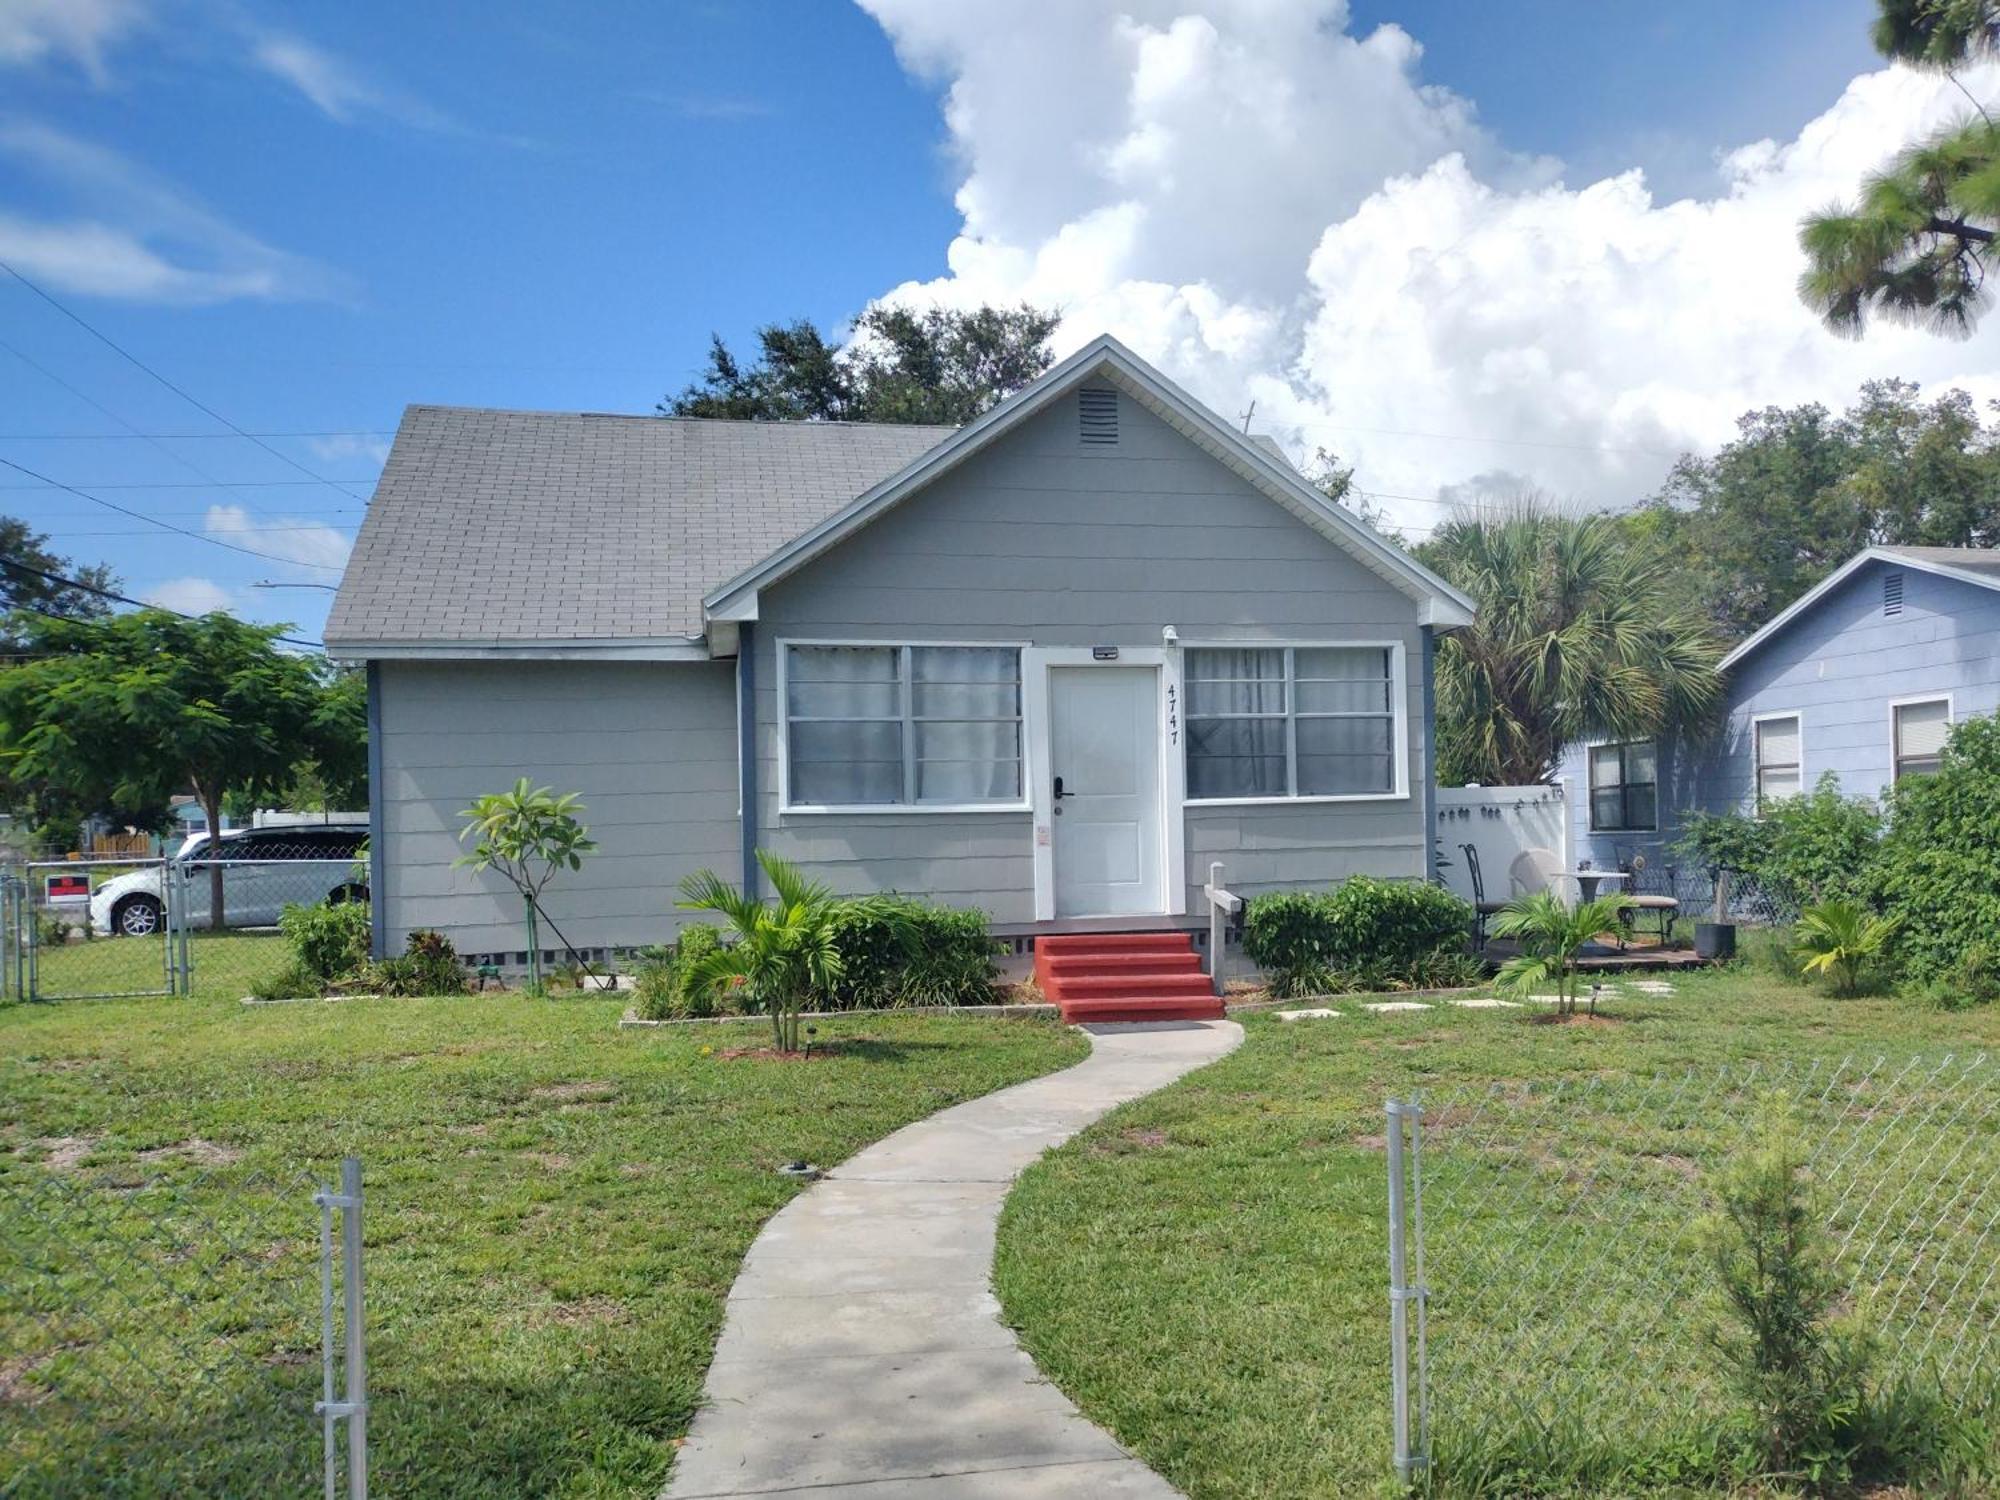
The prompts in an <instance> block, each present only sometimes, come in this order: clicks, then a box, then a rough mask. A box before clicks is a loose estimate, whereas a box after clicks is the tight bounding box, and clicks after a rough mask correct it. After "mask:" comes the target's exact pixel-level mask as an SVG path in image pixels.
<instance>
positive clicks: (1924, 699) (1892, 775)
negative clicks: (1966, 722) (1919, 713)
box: [1888, 693, 1958, 786]
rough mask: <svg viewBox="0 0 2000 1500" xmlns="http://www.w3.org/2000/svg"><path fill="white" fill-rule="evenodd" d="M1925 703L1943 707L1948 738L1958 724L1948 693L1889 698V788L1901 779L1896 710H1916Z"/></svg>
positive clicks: (1901, 756)
mask: <svg viewBox="0 0 2000 1500" xmlns="http://www.w3.org/2000/svg"><path fill="white" fill-rule="evenodd" d="M1925 703H1942V704H1943V705H1944V725H1945V731H1946V734H1947V737H1949V734H1950V731H1951V729H1952V728H1953V727H1954V726H1955V725H1956V724H1957V723H1958V704H1957V703H1955V702H1954V701H1953V699H1952V695H1951V694H1950V693H1912V694H1911V695H1910V696H1909V697H1907V698H1891V699H1890V700H1889V783H1888V784H1889V785H1890V786H1894V785H1895V784H1896V783H1897V782H1899V781H1901V780H1902V779H1903V775H1902V772H1901V771H1900V770H1899V769H1898V765H1899V763H1900V762H1901V761H1902V759H1903V755H1902V749H1901V746H1899V745H1898V744H1897V738H1898V737H1897V734H1896V710H1897V709H1899V708H1916V707H1918V706H1920V705H1922V704H1925ZM1919 774H1925V775H1927V774H1929V773H1928V772H1924V773H1919Z"/></svg>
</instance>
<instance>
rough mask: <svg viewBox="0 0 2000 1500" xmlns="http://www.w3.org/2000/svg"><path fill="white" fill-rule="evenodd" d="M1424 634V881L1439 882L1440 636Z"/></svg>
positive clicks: (1427, 631)
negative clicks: (1438, 722)
mask: <svg viewBox="0 0 2000 1500" xmlns="http://www.w3.org/2000/svg"><path fill="white" fill-rule="evenodd" d="M1420 628H1421V630H1422V633H1423V650H1422V652H1421V653H1420V657H1421V660H1422V663H1423V667H1422V675H1423V683H1424V879H1426V880H1429V881H1435V880H1436V879H1437V878H1438V788H1437V634H1436V631H1435V629H1434V628H1433V627H1432V626H1429V625H1425V626H1422V627H1420Z"/></svg>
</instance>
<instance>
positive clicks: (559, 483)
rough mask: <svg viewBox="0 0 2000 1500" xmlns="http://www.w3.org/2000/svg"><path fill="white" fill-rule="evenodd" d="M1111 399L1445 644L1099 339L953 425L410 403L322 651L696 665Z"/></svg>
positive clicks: (1423, 607)
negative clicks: (1071, 402) (855, 548)
mask: <svg viewBox="0 0 2000 1500" xmlns="http://www.w3.org/2000/svg"><path fill="white" fill-rule="evenodd" d="M1092 379H1102V380H1105V381H1108V382H1110V383H1112V384H1114V385H1116V386H1118V387H1119V388H1120V389H1121V390H1123V391H1125V392H1126V393H1128V394H1130V395H1131V396H1132V397H1133V398H1134V399H1135V400H1137V401H1139V402H1140V403H1141V404H1142V405H1143V406H1145V407H1146V409H1148V410H1149V411H1151V412H1153V413H1154V415H1156V416H1158V417H1160V418H1161V419H1162V420H1164V421H1166V422H1167V423H1168V424H1169V425H1170V426H1172V427H1174V428H1175V429H1176V430H1178V431H1179V432H1181V433H1182V434H1183V435H1184V436H1186V437H1187V438H1188V439H1189V440H1190V441H1192V442H1194V443H1195V444H1196V445H1197V446H1198V447H1200V448H1202V449H1203V450H1204V451H1206V452H1208V453H1209V454H1210V455H1211V456H1213V457H1215V458H1216V459H1217V460H1219V461H1220V462H1221V463H1223V464H1224V465H1225V466H1227V467H1228V468H1230V469H1231V470H1233V471H1234V472H1235V473H1237V474H1238V475H1240V476H1241V477H1242V478H1244V479H1245V480H1247V481H1248V482H1249V483H1250V484H1252V485H1253V486H1254V487H1255V488H1257V489H1258V490H1259V491H1261V492H1262V493H1264V494H1265V495H1267V496H1269V497H1270V498H1271V499H1272V500H1273V501H1275V502H1276V503H1277V504H1279V505H1281V506H1282V507H1284V508H1285V509H1286V510H1288V511H1290V512H1291V513H1292V514H1293V515H1294V516H1296V517H1297V518H1298V519H1299V520H1300V521H1301V522H1303V523H1304V524H1306V525H1307V526H1309V527H1311V528H1312V529H1313V530H1315V531H1317V532H1319V533H1320V534H1321V535H1323V536H1325V537H1327V538H1328V539H1329V540H1331V541H1333V542H1334V543H1335V544H1336V545H1338V546H1340V547H1342V548H1343V549H1345V550H1346V551H1347V552H1349V553H1350V554H1351V555H1353V556H1354V557H1355V558H1357V559H1358V560H1359V561H1360V562H1362V563H1363V564H1364V565H1365V566H1367V567H1368V568H1370V569H1371V570H1373V571H1374V572H1375V573H1377V574H1378V575H1380V576H1381V577H1382V578H1384V579H1385V580H1387V581H1388V582H1389V583H1390V584H1391V585H1392V586H1393V587H1395V588H1396V589H1398V590H1399V591H1400V592H1402V593H1403V594H1405V595H1406V596H1408V597H1410V598H1411V599H1413V600H1415V601H1416V602H1417V604H1418V614H1419V618H1420V619H1421V620H1423V621H1425V622H1427V623H1430V624H1434V625H1438V626H1441V627H1444V628H1447V629H1449V628H1454V627H1456V626H1460V625H1465V624H1468V623H1470V622H1471V619H1472V603H1471V601H1470V600H1469V599H1467V598H1466V597H1465V596H1464V595H1463V594H1461V593H1459V592H1458V591H1457V590H1456V589H1453V588H1452V587H1451V586H1450V585H1449V584H1447V583H1445V582H1444V581H1443V580H1442V579H1440V578H1438V577H1437V576H1436V575H1435V574H1432V573H1431V572H1429V571H1428V570H1427V569H1425V568H1424V567H1422V566H1421V565H1420V564H1418V563H1417V561H1416V560H1415V559H1414V558H1412V557H1410V555H1409V554H1408V553H1406V552H1404V551H1403V550H1402V549H1401V548H1400V547H1398V546H1396V545H1395V544H1394V543H1393V542H1391V541H1389V540H1388V539H1387V538H1385V537H1383V536H1382V535H1381V534H1380V533H1378V532H1376V531H1375V530H1374V529H1373V528H1372V527H1370V526H1369V525H1367V524H1366V523H1365V522H1364V521H1362V520H1361V519H1360V518H1359V517H1358V516H1355V515H1354V514H1353V513H1352V512H1350V511H1348V510H1346V509H1344V508H1342V507H1340V506H1336V505H1334V504H1332V503H1331V502H1329V501H1328V500H1327V499H1326V497H1325V496H1324V495H1322V494H1320V492H1319V491H1318V490H1316V489H1314V488H1313V486H1312V485H1311V484H1310V483H1309V482H1307V480H1306V479H1305V478H1304V476H1302V475H1301V474H1300V473H1299V472H1298V471H1297V470H1296V469H1294V468H1293V467H1292V466H1291V464H1290V463H1288V462H1286V460H1285V458H1284V453H1283V450H1282V449H1280V448H1278V447H1277V445H1276V444H1275V443H1272V442H1271V441H1270V440H1269V439H1267V438H1250V437H1245V436H1244V435H1242V434H1240V433H1238V432H1237V431H1235V429H1234V428H1232V427H1230V426H1229V425H1228V424H1227V423H1225V422H1223V421H1222V420H1221V419H1220V418H1218V417H1217V416H1216V415H1215V414H1214V413H1213V412H1211V411H1209V410H1208V408H1206V407H1204V406H1202V405H1201V404H1200V403H1199V402H1197V401H1195V400H1194V399H1193V398H1192V397H1190V396H1188V395H1187V394H1186V393H1185V392H1184V391H1182V390H1180V389H1179V387H1177V386H1175V385H1174V384H1173V383H1172V382H1171V381H1169V380H1167V378H1166V377H1165V376H1163V375H1161V374H1160V373H1159V371H1157V370H1155V369H1153V368H1152V367H1151V366H1150V365H1148V364H1146V363H1145V362H1144V361H1143V360H1141V359H1139V358H1138V356H1136V355H1134V354H1133V353H1132V352H1131V351H1130V350H1128V349H1126V348H1125V347H1124V346H1123V345H1122V344H1120V343H1118V342H1117V340H1115V339H1112V338H1109V337H1103V338H1098V339H1095V340H1093V341H1092V342H1091V343H1089V344H1086V345H1085V346H1084V347H1083V348H1082V349H1080V350H1078V351H1077V352H1076V353H1075V354H1072V355H1071V356H1069V358H1067V359H1065V360H1063V361H1061V362H1060V363H1059V364H1057V365H1056V366H1055V367H1054V368H1052V369H1051V370H1049V371H1048V372H1047V373H1046V374H1044V375H1043V376H1042V377H1041V378H1040V379H1038V380H1036V381H1035V382H1034V383H1032V384H1031V385H1029V386H1027V387H1025V388H1024V389H1022V390H1021V391H1019V392H1017V393H1015V395H1013V396H1012V397H1010V398H1009V399H1008V400H1006V401H1003V402H1001V403H1000V404H999V405H998V406H996V407H994V408H993V409H992V410H991V411H988V412H986V413H985V414H984V415H982V416H980V417H979V418H977V419H976V420H974V421H972V422H970V423H968V424H967V425H966V426H964V427H962V428H951V427H915V426H901V425H894V424H888V423H841V422H736V421H717V420H709V419H699V418H675V417H651V416H645V417H640V416H604V415H599V414H596V413H590V412H516V411H491V410H485V409H481V408H474V407H452V406H412V407H410V408H409V409H408V410H407V411H406V412H405V413H404V415H403V422H402V425H401V427H400V428H399V429H398V431H397V434H396V441H395V445H394V447H393V448H392V449H391V450H390V454H389V460H388V462H387V464H386V465H385V466H384V467H383V471H382V478H381V481H380V483H379V484H378V485H377V486H376V490H375V498H374V500H373V502H372V503H371V504H370V506H369V510H368V515H367V517H366V519H365V520H364V521H363V523H362V527H361V532H360V535H359V536H358V537H357V538H356V540H355V546H354V552H353V555H352V556H351V557H350V558H349V560H348V565H347V571H346V574H345V575H344V576H343V577H342V579H341V584H340V589H339V592H338V594H337V595H336V597H335V599H334V604H333V610H332V613H331V615H330V616H329V618H328V620H327V626H326V631H325V640H326V643H327V647H328V649H329V651H331V652H332V653H334V654H335V655H338V656H345V657H350V658H360V657H374V658H391V657H398V656H535V657H544V658H548V657H554V658H563V657H584V656H592V657H619V656H623V657H628V658H647V659H677V658H689V659H694V658H706V657H707V656H708V654H709V649H708V643H707V639H706V637H707V634H708V632H709V630H710V628H711V627H715V626H721V627H723V629H722V630H718V631H717V634H724V633H726V631H727V629H728V628H729V627H730V624H731V622H735V621H741V620H754V619H755V618H756V617H757V595H758V590H759V589H761V588H763V587H766V586H768V585H769V584H772V583H775V582H776V581H778V580H779V579H781V578H783V577H785V576H787V575H788V574H790V573H792V572H794V571H796V570H797V569H798V568H800V567H803V566H804V565H805V564H806V563H807V562H809V561H811V560H812V559H813V558H815V557H817V556H819V555H820V554H822V553H824V552H825V551H827V550H829V549H830V548H832V547H835V546H838V545H839V544H840V543H841V542H843V541H845V540H846V539H847V538H848V537H850V536H852V535H853V534H854V533H855V532H857V531H859V530H860V529H861V528H863V527H865V526H866V525H867V524H868V523H869V522H870V521H872V520H874V519H875V518H876V517H877V516H879V515H881V514H883V513H885V512H886V511H887V510H889V509H891V508H892V507H894V506H895V505H897V504H899V503H901V502H902V501H903V500H904V499H906V498H908V497H909V496H910V495H913V494H915V493H916V492H917V491H918V490H920V489H921V488H923V486H924V485H926V484H928V483H930V482H931V481H932V480H934V479H936V478H937V477H938V476H939V475H941V474H943V473H946V472H948V471H949V470H951V469H953V468H955V467H956V466H957V465H958V464H960V463H963V462H964V461H965V460H966V459H968V458H970V457H971V456H972V455H973V454H975V453H977V452H979V451H980V450H981V449H982V448H984V447H985V446H986V445H987V444H989V443H991V442H992V441H993V440H994V439H995V438H997V437H999V436H1000V435H1001V434H1002V433H1005V432H1007V431H1009V430H1011V429H1012V428H1014V427H1015V426H1016V425H1017V424H1019V423H1020V422H1022V421H1025V420H1027V419H1028V418H1029V417H1031V416H1033V415H1034V414H1035V413H1036V412H1038V411H1041V410H1044V409H1045V408H1046V407H1047V406H1048V405H1049V404H1050V403H1051V402H1053V401H1056V400H1058V399H1060V398H1061V397H1063V396H1064V395H1066V394H1067V393H1068V392H1070V391H1071V390H1073V389H1074V388H1075V387H1077V386H1078V385H1081V384H1082V383H1084V382H1085V381H1087V380H1092Z"/></svg>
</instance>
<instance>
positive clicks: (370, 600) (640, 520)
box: [325, 406, 957, 657]
mask: <svg viewBox="0 0 2000 1500" xmlns="http://www.w3.org/2000/svg"><path fill="white" fill-rule="evenodd" d="M956 430H957V429H955V428H951V427H916V426H893V425H890V424H887V423H855V422H731V421H713V420H707V419H701V418H685V417H641V416H602V415H598V414H596V413H591V412H525V411H489V410H483V409H479V408H472V407H458V406H412V407H410V408H409V409H408V410H407V411H405V412H404V414H403V421H402V425H401V427H400V428H398V430H397V433H396V442H395V446H394V447H393V448H391V449H390V452H389V460H388V463H387V464H386V465H384V467H383V470H382V478H381V482H380V483H379V484H377V486H376V488H375V498H374V501H373V502H372V503H371V504H370V505H369V507H368V515H367V518H366V519H365V520H364V521H363V522H362V526H361V533H360V535H359V536H358V537H357V538H356V539H355V543H354V552H353V555H352V556H351V557H350V558H349V560H348V564H347V572H346V575H345V576H344V577H343V578H342V579H341V583H340V591H339V593H338V594H337V595H336V596H335V599H334V602H333V612H332V614H331V615H330V616H329V618H328V620H327V625H326V634H325V639H326V642H327V645H328V647H329V648H330V649H333V650H335V651H336V652H337V653H339V654H343V655H349V656H395V655H400V654H412V655H414V654H419V653H420V652H422V650H423V648H424V647H427V646H428V647H435V646H437V645H439V644H441V643H458V644H463V645H467V646H482V647H490V648H502V647H514V648H518V649H520V650H522V651H523V652H528V651H532V652H533V653H534V654H537V655H545V654H548V653H549V652H550V650H552V649H559V648H569V649H571V650H572V651H574V652H575V653H576V654H582V653H583V651H585V650H586V649H588V650H590V651H591V654H603V653H604V652H605V651H608V650H622V651H624V653H625V654H628V655H640V654H651V655H688V656H700V657H706V656H707V655H708V651H707V648H706V646H704V645H702V644H701V638H702V612H701V596H702V593H703V591H704V590H707V589H709V588H712V587H714V585H715V582H716V580H717V579H719V578H727V577H729V576H730V575H731V574H733V573H736V572H738V571H740V570H741V569H743V568H746V567H748V566H750V564H752V563H754V562H755V561H756V560H757V559H758V558H760V557H763V556H765V555H766V554H768V553H769V552H771V551H772V550H773V549H774V548H776V547H778V546H780V545H782V544H783V543H784V542H786V541H788V540H790V539H791V538H792V537H794V536H796V535H798V533H799V532H801V531H803V530H805V529H806V528H807V527H809V526H811V525H813V524H814V523H815V522H817V521H820V520H822V519H824V518H825V517H826V516H827V515H828V514H829V513H831V512H832V511H835V510H837V509H839V508H840V507H841V506H842V505H844V504H846V503H847V502H848V501H849V500H852V499H853V498H854V497H855V496H856V495H858V494H860V493H861V492H862V491H863V490H866V489H867V488H869V486H871V485H873V484H875V483H876V482H877V481H879V480H880V479H881V478H882V477H883V476H884V475H887V474H893V473H895V472H896V471H897V470H899V469H901V468H903V467H904V466H905V465H906V464H908V463H909V462H910V460H911V459H913V458H915V457H916V456H917V455H919V454H921V453H923V452H924V451H926V450H927V449H930V448H934V447H936V446H937V444H938V443H940V442H941V441H943V440H944V439H945V438H947V437H949V436H951V434H952V433H953V432H954V431H956ZM614 643H615V644H614ZM677 647H678V648H680V649H675V648H677ZM424 654H428V653H424Z"/></svg>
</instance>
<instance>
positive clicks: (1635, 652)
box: [1419, 495, 1726, 786]
mask: <svg viewBox="0 0 2000 1500" xmlns="http://www.w3.org/2000/svg"><path fill="white" fill-rule="evenodd" d="M1419 555H1420V556H1421V557H1422V559H1423V560H1424V561H1425V562H1426V563H1428V564H1430V566H1431V567H1433V568H1434V569H1436V570H1437V571H1438V572H1440V573H1442V574H1443V575H1444V576H1445V577H1446V578H1447V579H1449V580H1450V581H1451V582H1452V583H1455V584H1457V585H1458V586H1459V587H1460V588H1461V589H1463V590H1465V591H1466V592H1467V593H1469V594H1470V595H1471V596H1472V598H1473V600H1474V602H1475V603H1476V604H1477V605H1478V611H1479V612H1478V618H1477V619H1476V620H1475V621H1474V623H1473V624H1472V625H1471V626H1470V627H1469V628H1468V629H1465V630H1462V631H1459V632H1457V633H1455V634H1453V635H1450V636H1447V637H1446V638H1445V639H1444V640H1443V641H1442V642H1440V644H1439V646H1438V655H1437V724H1438V759H1439V768H1438V769H1439V779H1440V780H1441V781H1445V782H1452V783H1456V782H1462V781H1477V782H1481V783H1483V784H1485V785H1488V786H1523V785H1529V784H1533V783H1536V782H1546V781H1550V780H1552V779H1553V778H1554V776H1555V774H1556V770H1557V767H1558V766H1559V765H1560V764H1561V761H1562V755H1563V749H1564V747H1565V746H1566V745H1569V744H1571V743H1573V742H1574V741H1576V740H1579V739H1582V738H1583V737H1584V736H1586V735H1589V734H1602V735H1606V736H1609V737H1611V738H1615V739H1651V738H1654V737H1656V736H1658V735H1660V734H1662V733H1663V732H1666V731H1668V730H1671V729H1677V728H1685V727H1689V726H1692V725H1695V724H1698V723H1699V722H1701V721H1702V720H1704V719H1705V718H1706V717H1707V716H1708V714H1709V713H1710V711H1711V710H1712V709H1713V708H1714V707H1715V705H1716V704H1717V703H1718V702H1719V701H1720V700H1721V696H1722V674H1721V663H1722V657H1723V655H1724V651H1725V649H1726V648H1725V646H1724V643H1723V641H1722V639H1721V637H1720V636H1719V635H1718V634H1717V633H1716V630H1715V627H1714V625H1713V624H1711V623H1710V622H1709V621H1708V620H1707V619H1706V618H1705V617H1704V616H1703V615H1702V614H1701V613H1700V611H1699V610H1698V609H1696V608H1695V606H1694V604H1693V603H1692V601H1691V598H1690V595H1689V592H1688V590H1687V589H1686V587H1685V581H1684V579H1683V578H1681V577H1680V576H1678V572H1677V568H1676V565H1675V563H1674V562H1673V561H1672V560H1671V559H1670V558H1669V557H1668V556H1667V555H1666V553H1665V552H1664V551H1663V550H1662V549H1661V548H1660V547H1659V546H1657V545H1656V544H1654V543H1651V542H1648V541H1646V540H1644V539H1641V538H1637V537H1635V536H1634V535H1633V534H1632V532H1631V530H1630V528H1628V527H1627V526H1625V525H1624V524H1622V523H1621V521H1620V520H1619V519H1618V518H1616V517H1613V516H1606V515H1588V516H1578V515H1566V514H1564V513H1562V512H1561V511H1559V510H1557V509H1555V508H1554V507H1553V506H1551V505H1550V504H1549V503H1548V502H1547V501H1546V500H1544V499H1541V498H1539V497H1536V496H1533V495H1527V496H1523V497H1521V498H1519V499H1517V500H1515V501H1512V502H1509V503H1508V504H1506V505H1505V506H1503V507H1502V508H1501V509H1500V510H1498V511H1497V512H1492V511H1489V512H1487V513H1485V514H1477V515H1464V516H1459V517H1456V518H1454V519H1453V520H1451V521H1448V522H1446V523H1445V525H1444V526H1443V527H1442V528H1441V529H1440V530H1439V531H1438V533H1437V535H1436V536H1435V537H1433V538H1432V539H1431V540H1430V541H1429V542H1427V543H1425V544H1424V545H1423V547H1421V548H1420V549H1419Z"/></svg>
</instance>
